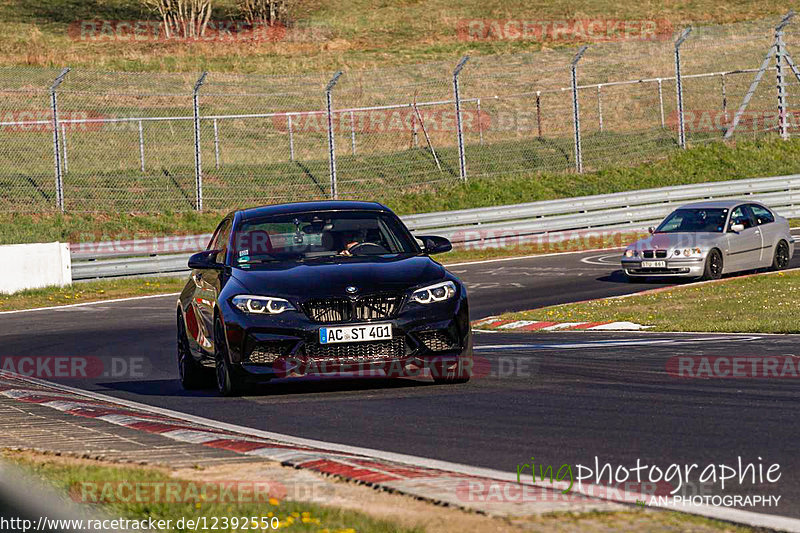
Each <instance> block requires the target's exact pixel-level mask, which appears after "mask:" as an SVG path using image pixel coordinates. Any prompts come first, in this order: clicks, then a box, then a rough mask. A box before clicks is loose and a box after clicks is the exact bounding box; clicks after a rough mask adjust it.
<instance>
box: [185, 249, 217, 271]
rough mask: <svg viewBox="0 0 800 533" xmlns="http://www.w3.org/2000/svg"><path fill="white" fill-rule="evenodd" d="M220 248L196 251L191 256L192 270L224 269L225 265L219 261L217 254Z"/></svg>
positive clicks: (190, 266) (190, 264)
mask: <svg viewBox="0 0 800 533" xmlns="http://www.w3.org/2000/svg"><path fill="white" fill-rule="evenodd" d="M218 253H219V250H206V251H204V252H200V253H196V254H194V255H193V256H191V257H190V258H189V268H191V269H192V270H195V269H198V270H208V269H212V270H222V269H223V268H224V267H225V265H223V264H222V263H217V254H218Z"/></svg>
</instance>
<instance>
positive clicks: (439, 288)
mask: <svg viewBox="0 0 800 533" xmlns="http://www.w3.org/2000/svg"><path fill="white" fill-rule="evenodd" d="M455 295H456V284H455V283H453V282H452V281H445V282H444V283H437V284H436V285H430V286H428V287H423V288H421V289H417V290H415V291H414V292H413V293H412V294H411V299H412V300H413V301H415V302H417V303H420V304H430V303H434V302H443V301H445V300H449V299H450V298H452V297H453V296H455Z"/></svg>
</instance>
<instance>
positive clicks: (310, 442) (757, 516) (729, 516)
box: [19, 376, 800, 533]
mask: <svg viewBox="0 0 800 533" xmlns="http://www.w3.org/2000/svg"><path fill="white" fill-rule="evenodd" d="M19 379H21V380H27V381H30V382H32V383H36V384H38V385H42V386H45V387H50V388H56V389H59V390H63V391H68V392H71V393H73V394H77V395H79V396H83V397H86V398H90V399H93V400H98V401H102V402H110V403H116V404H118V405H123V406H125V407H130V408H132V409H137V410H140V411H144V412H147V413H152V414H158V415H163V416H167V417H171V418H175V419H178V420H184V421H186V422H192V423H194V424H200V425H204V426H209V427H212V428H216V429H222V430H227V431H231V432H234V433H240V434H243V435H248V436H252V437H260V438H266V439H272V440H277V441H282V442H285V443H289V444H294V445H296V446H302V447H310V448H321V449H323V450H330V451H336V452H341V453H348V454H355V455H362V456H367V457H373V458H377V459H383V460H385V461H392V462H396V463H401V464H406V465H409V466H416V467H423V468H431V469H434V470H444V471H449V472H456V473H460V474H465V475H470V476H477V477H485V478H489V479H496V480H499V481H507V482H512V483H516V482H517V476H516V474H515V473H512V472H503V471H500V470H493V469H490V468H481V467H474V466H469V465H465V464H460V463H451V462H449V461H440V460H438V459H428V458H425V457H416V456H413V455H406V454H400V453H394V452H386V451H381V450H375V449H371V448H362V447H359V446H350V445H346V444H336V443H331V442H325V441H319V440H314V439H305V438H301V437H294V436H291V435H284V434H281V433H274V432H271V431H263V430H259V429H254V428H248V427H245V426H238V425H236V424H228V423H226V422H220V421H217V420H212V419H209V418H204V417H200V416H195V415H190V414H186V413H181V412H179V411H172V410H171V409H164V408H161V407H154V406H150V405H146V404H142V403H139V402H133V401H130V400H123V399H119V398H114V397H113V396H107V395H105V394H100V393H96V392H91V391H85V390H82V389H77V388H74V387H69V386H67V385H61V384H58V383H51V382H49V381H45V380H40V379H37V378H31V377H24V376H19ZM540 484H541V483H540V482H537V483H534V485H540ZM562 485H563V486H562ZM545 486H547V487H550V488H553V487H555V488H558V489H566V487H567V483H565V482H561V483H560V484H559V482H555V483H554V484H549V485H548V484H546V483H545ZM572 490H575V491H576V492H580V493H581V494H584V495H586V496H587V497H590V498H595V499H601V500H608V501H616V502H619V503H624V504H628V505H630V502H625V501H622V500H620V499H615V498H613V497H598V496H597V495H596V494H592V493H590V489H586V488H581V489H579V490H576V489H575V488H574V487H573V489H572ZM651 507H657V508H661V509H668V510H672V511H679V512H683V513H687V514H695V515H700V516H705V517H709V518H715V519H718V520H725V521H728V522H733V523H737V524H746V525H749V526H753V527H763V528H770V529H775V530H779V531H792V532H798V533H800V520H798V519H795V518H788V517H785V516H778V515H769V514H763V513H754V512H752V511H743V510H740V509H731V508H727V507H713V506H709V505H696V506H690V507H688V508H684V507H681V506H677V505H674V504H672V505H669V504H666V505H662V504H659V503H654V504H653V505H651Z"/></svg>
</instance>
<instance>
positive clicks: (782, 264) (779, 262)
mask: <svg viewBox="0 0 800 533" xmlns="http://www.w3.org/2000/svg"><path fill="white" fill-rule="evenodd" d="M787 266H789V243H787V242H786V241H780V242H779V243H778V246H776V247H775V256H774V257H773V258H772V270H783V269H784V268H786V267H787Z"/></svg>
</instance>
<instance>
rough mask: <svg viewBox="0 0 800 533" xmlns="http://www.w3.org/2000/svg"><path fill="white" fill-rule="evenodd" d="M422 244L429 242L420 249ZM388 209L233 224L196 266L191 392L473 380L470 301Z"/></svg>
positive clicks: (182, 325) (183, 370) (327, 210)
mask: <svg viewBox="0 0 800 533" xmlns="http://www.w3.org/2000/svg"><path fill="white" fill-rule="evenodd" d="M417 239H418V240H419V241H420V242H421V243H422V246H420V245H419V244H418V243H417ZM450 249H452V246H451V244H450V242H449V241H448V240H447V239H444V238H441V237H416V239H415V238H414V237H413V236H412V235H411V233H410V232H409V231H408V229H407V228H406V227H405V225H404V224H403V223H402V222H401V221H400V219H399V218H398V217H397V216H396V215H395V214H394V213H392V212H391V211H390V210H389V209H388V208H387V207H385V206H383V205H381V204H377V203H366V202H338V201H337V202H333V201H331V202H305V203H294V204H284V205H274V206H266V207H258V208H254V209H246V210H243V211H236V212H234V213H231V214H229V215H228V216H226V217H225V219H224V220H223V221H222V222H221V223H220V224H219V226H218V227H217V229H216V231H215V232H214V236H213V237H212V239H211V242H210V243H209V245H208V249H207V250H206V251H204V252H200V253H198V254H195V255H193V256H192V257H191V259H190V260H189V267H190V268H191V269H192V274H191V278H190V280H189V282H188V283H187V284H186V287H185V288H184V289H183V292H182V293H181V295H180V299H179V301H178V313H177V323H178V366H179V370H180V377H181V383H182V384H183V386H184V387H185V388H187V389H193V388H202V387H205V386H206V385H207V384H210V381H211V376H212V375H213V374H212V372H211V369H215V370H216V372H215V374H216V383H217V388H218V389H219V392H220V393H221V394H223V395H234V394H237V393H239V392H241V391H242V387H243V385H245V384H246V383H258V382H266V381H269V380H271V379H274V378H284V377H296V376H304V375H329V374H334V375H337V374H338V375H347V376H352V375H353V374H354V373H355V374H358V375H363V374H368V375H376V374H377V375H388V376H428V375H430V376H432V377H433V379H434V380H435V381H437V382H440V383H463V382H466V381H468V380H469V379H470V377H471V375H472V333H471V329H470V322H469V310H468V305H467V293H466V290H465V288H464V285H463V284H462V283H461V281H459V279H458V278H456V277H455V276H453V275H452V274H450V273H449V272H448V271H447V270H445V268H444V267H443V266H442V265H440V264H439V263H437V262H436V261H433V260H432V259H431V258H430V257H429V256H430V255H432V254H436V253H441V252H447V251H449V250H450Z"/></svg>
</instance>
